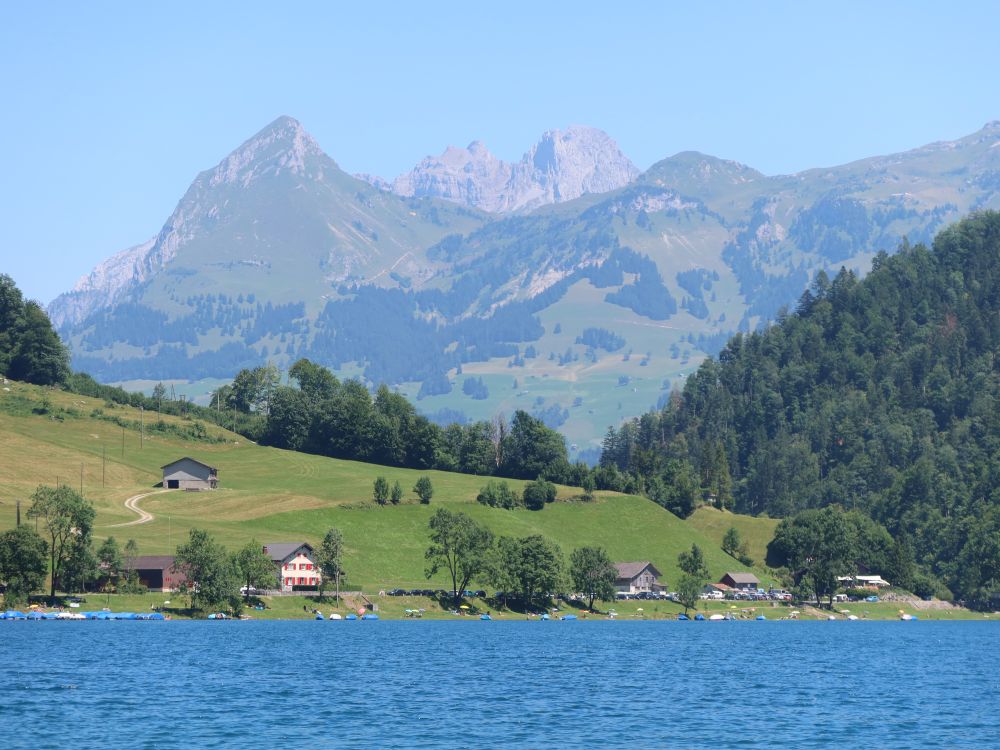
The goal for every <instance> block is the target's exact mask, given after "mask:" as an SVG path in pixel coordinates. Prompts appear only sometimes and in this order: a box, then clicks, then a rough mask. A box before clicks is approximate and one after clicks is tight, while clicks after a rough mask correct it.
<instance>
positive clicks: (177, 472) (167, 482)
mask: <svg viewBox="0 0 1000 750" xmlns="http://www.w3.org/2000/svg"><path fill="white" fill-rule="evenodd" d="M218 485H219V471H218V469H216V468H215V467H214V466H209V465H208V464H205V463H202V462H201V461H197V460H195V459H193V458H188V457H186V456H185V457H184V458H179V459H177V460H176V461H173V462H171V463H169V464H167V465H166V466H164V467H163V488H164V489H167V490H214V489H215V488H216V487H218Z"/></svg>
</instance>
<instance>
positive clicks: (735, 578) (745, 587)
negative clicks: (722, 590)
mask: <svg viewBox="0 0 1000 750" xmlns="http://www.w3.org/2000/svg"><path fill="white" fill-rule="evenodd" d="M719 583H724V584H726V585H727V586H729V587H730V588H733V589H736V590H737V591H756V590H757V589H759V588H760V579H759V578H757V576H755V575H754V574H753V573H726V574H725V575H724V576H722V578H721V579H719Z"/></svg>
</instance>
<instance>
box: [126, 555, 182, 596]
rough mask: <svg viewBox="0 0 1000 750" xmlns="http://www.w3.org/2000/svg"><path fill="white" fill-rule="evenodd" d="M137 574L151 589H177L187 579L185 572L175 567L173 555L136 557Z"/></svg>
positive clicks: (144, 584)
mask: <svg viewBox="0 0 1000 750" xmlns="http://www.w3.org/2000/svg"><path fill="white" fill-rule="evenodd" d="M135 574H136V576H137V577H138V578H139V583H141V584H142V585H143V586H145V587H146V588H147V589H149V590H150V591H177V590H178V589H179V588H180V587H181V584H183V583H184V582H185V581H187V576H186V575H184V573H183V572H181V571H179V570H175V569H174V556H173V555H140V556H139V557H137V558H135Z"/></svg>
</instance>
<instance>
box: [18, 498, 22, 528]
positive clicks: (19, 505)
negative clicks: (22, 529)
mask: <svg viewBox="0 0 1000 750" xmlns="http://www.w3.org/2000/svg"><path fill="white" fill-rule="evenodd" d="M17 525H18V526H20V525H21V501H20V500H18V501H17Z"/></svg>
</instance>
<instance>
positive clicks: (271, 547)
mask: <svg viewBox="0 0 1000 750" xmlns="http://www.w3.org/2000/svg"><path fill="white" fill-rule="evenodd" d="M302 547H308V548H309V551H310V552H312V551H313V546H312V545H311V544H309V542H271V543H270V544H265V545H264V551H265V552H267V554H268V555H270V556H271V559H272V560H274V561H275V562H280V561H281V560H284V559H285V558H287V557H289V556H291V555H293V554H295V552H297V551H298V550H299V549H300V548H302Z"/></svg>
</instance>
